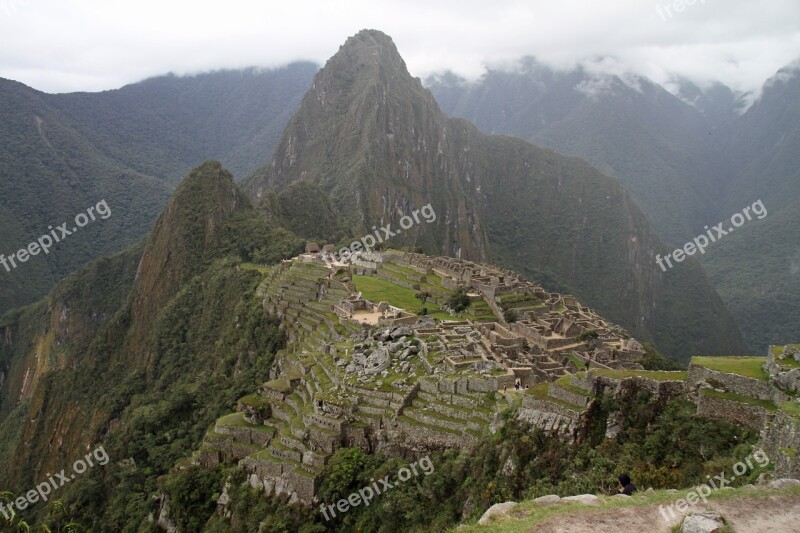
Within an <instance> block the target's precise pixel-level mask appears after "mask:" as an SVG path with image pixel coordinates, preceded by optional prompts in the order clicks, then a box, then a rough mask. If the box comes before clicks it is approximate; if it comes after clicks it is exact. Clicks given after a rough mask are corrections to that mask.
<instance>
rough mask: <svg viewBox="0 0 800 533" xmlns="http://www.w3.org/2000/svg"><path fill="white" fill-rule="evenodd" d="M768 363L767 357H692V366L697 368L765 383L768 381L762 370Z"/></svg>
mask: <svg viewBox="0 0 800 533" xmlns="http://www.w3.org/2000/svg"><path fill="white" fill-rule="evenodd" d="M766 362H767V360H766V358H765V357H692V364H695V365H697V366H702V367H703V368H708V369H709V370H716V371H717V372H726V373H728V374H738V375H740V376H745V377H748V378H755V379H760V380H763V381H767V379H768V376H767V373H766V372H765V371H764V369H763V368H762V365H763V364H764V363H766Z"/></svg>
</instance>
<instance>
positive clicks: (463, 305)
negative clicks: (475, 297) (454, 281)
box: [447, 287, 472, 313]
mask: <svg viewBox="0 0 800 533" xmlns="http://www.w3.org/2000/svg"><path fill="white" fill-rule="evenodd" d="M471 303H472V300H470V298H469V295H468V294H467V289H466V288H464V287H459V288H458V290H457V291H456V292H455V294H453V296H451V297H450V299H449V300H448V301H447V305H448V306H450V309H452V310H453V311H455V312H456V313H461V312H462V311H465V310H466V309H467V307H469V306H470V304H471Z"/></svg>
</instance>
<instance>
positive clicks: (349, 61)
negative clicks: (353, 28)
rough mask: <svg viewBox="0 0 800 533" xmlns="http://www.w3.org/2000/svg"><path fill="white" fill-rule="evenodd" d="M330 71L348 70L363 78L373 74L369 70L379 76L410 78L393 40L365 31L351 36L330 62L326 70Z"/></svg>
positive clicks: (375, 31)
mask: <svg viewBox="0 0 800 533" xmlns="http://www.w3.org/2000/svg"><path fill="white" fill-rule="evenodd" d="M330 68H336V69H337V70H338V69H342V68H345V69H346V71H347V72H349V73H351V74H353V75H356V76H359V77H360V76H364V74H365V73H366V72H369V70H366V72H365V69H370V70H374V71H375V72H376V73H380V72H383V73H388V72H391V73H393V74H401V75H405V76H410V75H409V73H408V69H407V68H406V63H405V61H403V58H402V57H401V56H400V52H399V51H398V50H397V46H395V44H394V41H393V40H392V38H391V37H389V36H388V35H386V34H385V33H383V32H381V31H378V30H361V31H360V32H358V33H357V34H355V35H353V36H352V37H349V38H348V39H347V41H345V43H344V44H343V45H342V46H340V47H339V51H338V52H337V53H336V54H335V55H334V56H333V57H331V58H330V59H329V60H328V62H327V63H326V65H325V69H323V70H327V69H330Z"/></svg>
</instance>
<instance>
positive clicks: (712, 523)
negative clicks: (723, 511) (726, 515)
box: [681, 511, 725, 533]
mask: <svg viewBox="0 0 800 533" xmlns="http://www.w3.org/2000/svg"><path fill="white" fill-rule="evenodd" d="M724 527H725V522H723V521H722V516H720V514H719V513H717V512H714V511H710V512H706V513H696V514H690V515H689V516H687V517H686V518H684V519H683V525H682V526H681V533H714V532H715V531H722V530H723V528H724Z"/></svg>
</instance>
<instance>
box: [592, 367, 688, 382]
mask: <svg viewBox="0 0 800 533" xmlns="http://www.w3.org/2000/svg"><path fill="white" fill-rule="evenodd" d="M591 373H592V374H594V375H596V376H604V377H607V378H612V379H625V378H633V377H640V378H647V379H652V380H655V381H676V380H679V381H684V380H686V374H687V373H686V372H685V371H682V370H681V371H678V372H673V371H666V370H661V371H650V370H606V369H604V368H602V369H601V368H593V369H591ZM578 375H579V376H580V377H585V374H582V373H579V374H578Z"/></svg>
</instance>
